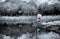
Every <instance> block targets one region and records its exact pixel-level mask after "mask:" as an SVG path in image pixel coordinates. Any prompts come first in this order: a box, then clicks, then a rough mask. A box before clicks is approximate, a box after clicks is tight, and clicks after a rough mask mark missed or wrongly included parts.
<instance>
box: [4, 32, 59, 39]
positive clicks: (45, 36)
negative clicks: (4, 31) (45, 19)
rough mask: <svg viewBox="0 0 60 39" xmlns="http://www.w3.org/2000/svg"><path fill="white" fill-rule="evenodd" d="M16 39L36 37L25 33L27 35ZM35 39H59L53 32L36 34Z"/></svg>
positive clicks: (6, 37)
mask: <svg viewBox="0 0 60 39" xmlns="http://www.w3.org/2000/svg"><path fill="white" fill-rule="evenodd" d="M14 38H15V37H12V38H11V37H10V36H5V35H4V36H3V39H14ZM16 39H36V36H35V35H34V36H32V37H31V34H29V33H27V34H23V35H22V36H20V37H17V38H16ZM37 39H60V36H59V34H56V33H54V32H50V33H41V34H37Z"/></svg>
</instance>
